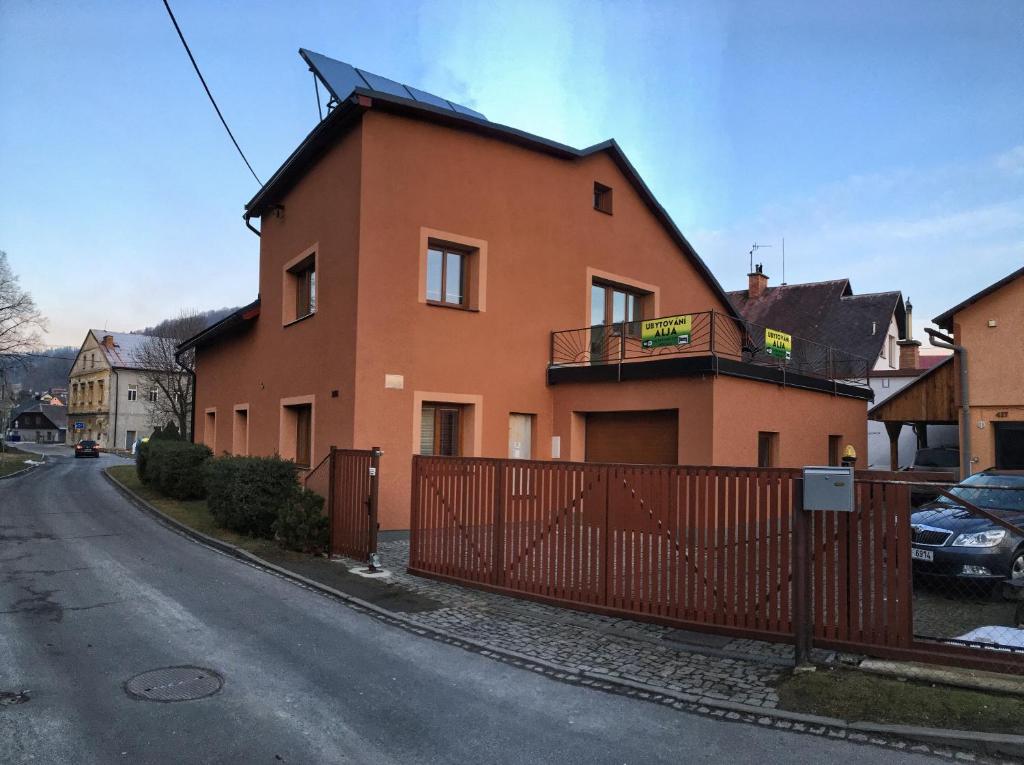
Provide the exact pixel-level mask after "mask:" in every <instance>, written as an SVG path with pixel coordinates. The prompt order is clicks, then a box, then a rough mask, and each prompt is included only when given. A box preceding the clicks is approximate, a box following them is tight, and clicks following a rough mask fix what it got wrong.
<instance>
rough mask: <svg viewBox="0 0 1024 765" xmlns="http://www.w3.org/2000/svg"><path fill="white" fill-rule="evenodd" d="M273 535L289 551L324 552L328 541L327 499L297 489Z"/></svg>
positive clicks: (278, 517)
mask: <svg viewBox="0 0 1024 765" xmlns="http://www.w3.org/2000/svg"><path fill="white" fill-rule="evenodd" d="M274 535H275V536H276V537H277V541H278V542H280V543H281V546H282V547H286V548H288V549H289V550H298V551H299V552H308V553H321V552H324V551H325V550H326V549H327V541H328V525H327V516H326V515H324V498H323V497H321V496H320V495H319V494H316V493H314V492H312V491H310V490H309V489H298V490H296V491H295V492H294V493H293V494H292V496H291V497H290V498H289V500H288V501H287V502H286V503H285V504H284V506H282V508H281V510H280V511H279V512H278V514H277V520H276V521H274Z"/></svg>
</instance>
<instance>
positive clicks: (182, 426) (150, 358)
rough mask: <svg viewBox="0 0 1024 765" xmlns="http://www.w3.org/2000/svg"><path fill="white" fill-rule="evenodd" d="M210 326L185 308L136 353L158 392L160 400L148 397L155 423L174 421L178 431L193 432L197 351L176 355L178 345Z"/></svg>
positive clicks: (147, 381)
mask: <svg viewBox="0 0 1024 765" xmlns="http://www.w3.org/2000/svg"><path fill="white" fill-rule="evenodd" d="M205 327H206V319H205V318H204V317H203V316H202V315H201V314H198V313H195V312H189V311H183V312H182V313H180V314H179V315H178V317H177V318H176V319H171V320H170V321H166V322H162V323H161V325H160V329H159V333H160V337H149V338H147V340H146V341H145V342H144V343H143V344H142V346H141V347H140V348H139V349H138V350H137V351H136V352H135V358H134V361H135V364H136V365H137V366H138V367H139V368H140V371H139V373H140V376H141V377H142V380H143V382H144V383H145V384H146V385H147V386H148V387H149V388H150V389H155V390H156V391H157V395H156V400H155V401H154V400H152V398H151V397H147V398H146V401H147V407H148V409H149V415H150V419H151V421H152V422H154V423H155V424H157V425H159V426H161V427H164V426H166V425H167V424H168V423H174V425H175V427H177V428H178V432H179V433H181V434H182V436H184V437H186V438H188V437H189V436H190V435H191V433H190V431H191V428H190V425H191V422H192V404H193V399H194V397H195V382H194V381H195V377H194V375H193V373H194V372H195V352H194V351H186V352H185V353H183V354H182V355H181V357H180V358H179V357H176V356H175V353H176V352H177V350H178V344H179V343H181V342H182V341H183V340H187V339H188V338H190V337H192V336H193V335H195V334H197V333H198V332H201V331H202V330H203V329H204V328H205Z"/></svg>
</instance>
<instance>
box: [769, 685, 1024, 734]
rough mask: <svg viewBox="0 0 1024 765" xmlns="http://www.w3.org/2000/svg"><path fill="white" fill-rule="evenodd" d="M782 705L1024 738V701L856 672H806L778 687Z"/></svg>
mask: <svg viewBox="0 0 1024 765" xmlns="http://www.w3.org/2000/svg"><path fill="white" fill-rule="evenodd" d="M778 694H779V706H780V707H781V708H782V709H788V710H791V711H794V712H806V713H809V714H816V715H825V716H826V717H837V718H839V719H842V720H848V721H856V722H880V723H895V724H901V725H923V726H926V727H929V728H945V729H950V728H952V729H958V730H975V731H984V732H987V733H1016V734H1024V699H1021V698H1017V697H1015V696H1003V695H997V694H989V693H982V692H980V691H968V690H963V689H960V688H949V687H946V686H932V685H929V684H925V683H915V682H911V681H906V682H901V681H900V680H897V679H895V678H889V677H879V676H877V675H871V674H868V673H866V672H859V671H855V670H844V669H838V670H822V669H819V670H818V671H817V672H804V673H800V674H795V675H793V676H791V677H788V678H787V679H785V680H784V681H783V682H782V683H781V685H780V686H779V687H778Z"/></svg>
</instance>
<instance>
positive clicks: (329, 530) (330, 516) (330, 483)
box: [327, 445, 337, 558]
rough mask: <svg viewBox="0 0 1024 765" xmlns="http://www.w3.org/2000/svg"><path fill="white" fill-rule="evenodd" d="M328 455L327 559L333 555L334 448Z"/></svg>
mask: <svg viewBox="0 0 1024 765" xmlns="http://www.w3.org/2000/svg"><path fill="white" fill-rule="evenodd" d="M330 449H331V451H330V455H329V457H328V459H329V460H330V462H329V463H328V465H327V481H328V483H327V557H328V558H330V557H331V556H332V555H334V554H335V548H334V521H335V516H336V513H335V509H334V501H335V499H336V498H337V497H336V492H335V490H334V476H335V474H334V466H335V465H336V464H337V460H336V459H335V456H336V455H335V451H336V449H335V447H334V446H333V445H332V446H331V447H330Z"/></svg>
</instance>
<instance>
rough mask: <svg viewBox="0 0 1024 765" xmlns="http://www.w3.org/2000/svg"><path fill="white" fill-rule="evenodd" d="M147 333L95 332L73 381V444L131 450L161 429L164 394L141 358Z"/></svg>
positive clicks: (70, 403)
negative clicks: (158, 405) (157, 418)
mask: <svg viewBox="0 0 1024 765" xmlns="http://www.w3.org/2000/svg"><path fill="white" fill-rule="evenodd" d="M148 339H149V338H148V336H147V335H139V334H131V333H126V332H107V331H106V330H100V329H91V330H89V333H88V334H87V335H86V336H85V341H84V342H83V343H82V347H81V348H80V349H79V351H78V355H77V356H76V357H75V363H74V366H72V368H71V373H70V375H69V380H68V407H67V414H68V430H69V432H70V433H69V436H68V440H69V442H70V443H73V444H77V443H78V442H79V441H83V440H91V441H96V442H97V443H98V444H99V445H100V447H101V448H103V449H131V447H132V444H133V443H134V442H135V440H136V439H137V438H144V437H146V436H148V435H149V434H150V433H152V432H153V430H154V428H155V427H156V426H157V425H160V424H162V423H158V422H153V416H152V404H153V403H154V402H155V401H156V397H157V396H159V395H161V394H160V393H159V391H158V390H157V388H156V387H154V386H153V385H152V384H151V383H150V382H148V381H147V375H146V370H145V369H143V368H142V366H143V365H141V364H140V362H139V360H138V358H137V355H138V353H139V351H140V350H141V348H142V347H143V346H144V344H145V342H146V341H147V340H148Z"/></svg>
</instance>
